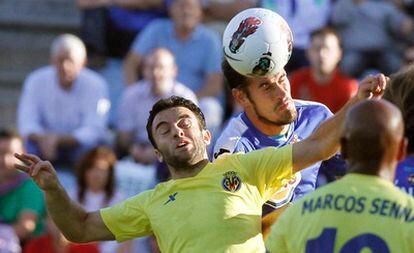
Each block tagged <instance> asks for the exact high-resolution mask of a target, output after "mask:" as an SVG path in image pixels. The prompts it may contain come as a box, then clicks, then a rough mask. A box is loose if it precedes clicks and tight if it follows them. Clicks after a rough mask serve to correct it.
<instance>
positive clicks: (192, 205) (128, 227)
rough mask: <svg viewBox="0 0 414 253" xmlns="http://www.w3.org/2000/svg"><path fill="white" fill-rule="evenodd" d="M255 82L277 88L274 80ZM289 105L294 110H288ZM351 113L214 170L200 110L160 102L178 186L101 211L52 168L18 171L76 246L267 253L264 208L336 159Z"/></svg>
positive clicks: (155, 130) (157, 109) (161, 134)
mask: <svg viewBox="0 0 414 253" xmlns="http://www.w3.org/2000/svg"><path fill="white" fill-rule="evenodd" d="M249 80H250V81H252V82H268V83H269V84H270V85H276V84H274V82H275V81H276V80H275V79H274V78H249ZM385 83H386V81H385V77H384V76H383V75H378V76H375V77H369V78H367V79H366V80H365V81H363V82H362V83H361V86H360V90H359V92H358V95H357V96H356V97H355V98H354V99H353V100H352V101H351V102H350V103H349V104H348V107H349V106H350V105H351V104H352V103H355V102H356V101H359V100H361V99H364V98H367V97H373V96H378V95H380V94H382V91H383V89H384V88H385ZM274 90H275V92H277V91H276V90H277V89H276V88H275V89H274ZM289 106H294V105H293V103H292V104H290V103H287V104H286V105H285V108H280V110H286V109H287V108H286V107H289ZM345 113H346V108H345V109H344V110H343V111H341V112H340V113H338V114H337V115H336V116H334V117H332V118H331V119H329V120H328V121H326V122H325V123H324V124H322V125H321V126H320V128H319V129H318V130H316V131H315V133H314V134H313V135H311V136H310V137H309V138H308V139H305V140H303V141H302V142H298V143H295V144H293V145H287V146H286V147H284V148H281V149H276V148H269V149H263V150H259V151H254V152H251V153H249V154H234V155H228V156H223V158H221V159H218V160H216V161H215V162H214V163H210V162H209V161H208V156H207V145H208V144H209V143H210V139H211V136H210V133H209V131H208V130H207V129H206V125H205V120H204V117H203V114H202V112H201V111H200V109H199V108H198V107H197V106H196V105H195V104H193V103H192V102H191V101H189V100H186V99H183V98H179V97H171V98H169V99H164V100H160V101H158V102H157V103H156V104H155V105H154V106H153V109H152V110H151V112H150V116H149V119H148V124H147V131H148V136H149V139H150V141H151V142H152V144H153V146H154V149H155V153H156V155H157V157H158V159H159V160H160V161H165V162H166V163H167V165H168V168H169V170H170V172H171V175H172V180H170V181H168V182H166V183H161V184H159V185H157V186H156V187H155V189H153V190H150V191H147V192H144V193H142V194H140V195H137V196H135V197H132V198H130V199H128V200H126V201H124V202H122V203H120V204H118V205H115V206H113V207H110V208H107V209H102V210H100V211H96V212H89V213H88V212H86V211H85V210H84V209H82V208H81V207H79V206H78V205H76V204H75V203H74V202H72V201H71V200H70V199H69V197H68V195H67V194H66V192H65V191H64V189H63V188H62V186H61V185H60V183H59V181H58V180H57V177H56V172H55V170H54V169H53V166H52V165H51V164H50V163H49V162H47V161H42V160H40V159H39V158H38V157H36V156H33V155H25V154H22V155H16V157H17V158H18V159H20V160H21V161H22V162H24V163H25V164H24V165H18V164H16V168H18V169H21V170H23V171H25V172H27V173H29V175H31V176H32V178H33V179H34V180H35V181H36V183H37V184H38V185H39V186H40V188H41V189H43V190H44V192H45V195H46V201H47V207H48V210H49V213H50V215H51V217H52V218H53V220H54V222H55V223H56V224H57V225H58V227H59V228H60V229H61V230H62V232H63V234H64V235H65V236H66V238H68V239H69V240H71V241H74V242H89V241H100V240H113V239H116V240H118V241H124V240H128V239H131V238H135V237H139V236H144V235H148V234H152V233H153V234H154V235H155V236H156V238H157V242H158V244H159V245H160V248H161V251H163V252H264V251H265V248H264V242H263V238H262V234H261V213H262V205H263V204H264V203H265V201H267V200H268V199H269V198H270V196H272V195H273V194H274V193H275V192H276V191H277V190H278V189H279V188H280V186H281V185H282V181H283V180H284V179H286V178H289V177H290V176H292V174H294V173H296V172H297V171H300V170H301V169H302V168H306V167H307V166H309V165H310V164H313V163H315V162H317V161H319V160H323V159H327V158H328V157H330V156H331V155H333V154H335V153H336V151H337V149H338V147H339V137H340V127H341V125H342V122H343V119H344V118H345Z"/></svg>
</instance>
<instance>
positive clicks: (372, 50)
mask: <svg viewBox="0 0 414 253" xmlns="http://www.w3.org/2000/svg"><path fill="white" fill-rule="evenodd" d="M332 22H333V24H334V25H335V26H336V27H337V29H338V31H339V32H340V34H341V38H342V43H343V48H344V57H343V59H342V62H341V68H342V70H343V71H344V72H345V73H346V74H348V75H350V76H352V77H360V76H361V75H362V74H363V73H364V72H365V71H366V70H367V69H372V68H374V69H377V70H379V71H380V72H383V73H385V74H391V73H394V72H395V71H397V70H398V69H399V67H400V60H401V59H400V58H401V57H400V54H399V53H400V52H398V50H397V47H396V46H395V41H396V40H398V41H402V40H406V41H412V40H413V36H412V32H413V21H412V20H411V18H409V17H408V16H407V15H405V14H404V13H403V12H402V11H401V10H399V9H398V8H397V7H396V6H395V5H394V4H393V3H391V2H390V1H377V0H338V1H336V2H335V4H334V7H333V12H332Z"/></svg>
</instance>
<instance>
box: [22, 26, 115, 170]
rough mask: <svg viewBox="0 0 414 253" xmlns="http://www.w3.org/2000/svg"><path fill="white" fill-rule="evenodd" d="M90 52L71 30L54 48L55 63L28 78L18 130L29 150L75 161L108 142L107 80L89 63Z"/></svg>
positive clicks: (52, 52) (67, 161) (51, 158)
mask: <svg viewBox="0 0 414 253" xmlns="http://www.w3.org/2000/svg"><path fill="white" fill-rule="evenodd" d="M85 60H86V50H85V46H84V44H83V43H82V41H81V40H80V39H79V38H77V37H75V36H73V35H70V34H64V35H60V36H59V37H57V38H56V39H55V40H54V41H53V44H52V46H51V62H52V65H50V66H46V67H43V68H40V69H38V70H35V71H34V72H33V73H31V74H30V75H29V76H28V77H27V79H26V80H25V83H24V87H23V92H22V95H21V98H20V104H19V108H18V122H17V124H18V128H19V131H20V133H21V134H22V135H23V137H24V138H25V140H26V144H27V149H28V152H33V153H35V154H38V155H39V156H41V157H43V158H44V159H48V160H51V161H57V162H63V163H65V164H67V163H69V164H71V163H72V162H73V161H74V160H75V159H76V157H78V156H79V155H80V154H81V153H82V152H83V151H84V150H86V149H88V148H91V147H94V146H96V145H98V144H99V143H100V142H103V141H105V138H106V136H105V134H106V121H107V112H108V109H109V107H110V104H109V101H108V99H107V90H106V84H105V81H104V80H103V79H102V78H101V77H100V76H99V75H98V74H96V73H95V72H93V71H91V70H89V69H87V68H85V67H84V64H85Z"/></svg>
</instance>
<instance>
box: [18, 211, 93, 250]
mask: <svg viewBox="0 0 414 253" xmlns="http://www.w3.org/2000/svg"><path fill="white" fill-rule="evenodd" d="M46 231H47V233H46V234H45V235H43V236H40V237H38V238H34V239H31V240H30V241H29V242H27V244H26V245H25V246H24V248H23V253H40V252H41V253H99V250H98V247H97V246H96V244H95V243H85V244H77V243H71V242H69V241H68V240H67V239H66V238H65V237H64V236H63V234H62V232H60V230H59V229H58V227H57V226H56V225H55V223H54V222H53V220H52V219H51V218H50V217H47V218H46Z"/></svg>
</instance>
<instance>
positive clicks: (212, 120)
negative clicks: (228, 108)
mask: <svg viewBox="0 0 414 253" xmlns="http://www.w3.org/2000/svg"><path fill="white" fill-rule="evenodd" d="M169 2H170V4H169V7H168V10H169V13H170V15H171V20H170V19H165V20H157V21H154V22H152V23H151V24H150V25H148V26H147V27H146V28H145V29H144V31H143V32H142V33H141V34H140V35H139V36H137V38H136V39H135V41H134V43H133V45H132V48H131V51H130V52H129V54H128V56H127V58H126V61H125V65H124V70H125V76H126V80H127V83H128V84H132V83H134V82H136V81H137V80H138V78H139V76H138V71H137V70H138V67H139V66H140V65H141V64H142V58H143V56H144V55H146V54H147V53H149V52H150V51H151V50H152V49H154V48H158V47H165V48H167V49H169V50H170V51H171V52H172V53H173V55H174V56H175V59H176V62H177V66H178V75H177V80H178V81H179V82H181V83H183V84H185V85H186V86H187V87H189V88H190V89H191V90H193V91H194V92H195V93H196V95H197V97H198V98H199V102H200V107H201V108H202V110H203V112H205V116H206V121H207V127H208V128H209V129H210V130H211V131H212V132H215V131H216V130H217V129H218V128H219V126H220V124H221V121H222V114H223V112H222V108H221V105H220V103H219V102H218V100H217V99H216V97H217V96H219V95H220V94H221V93H222V91H223V77H222V74H221V71H220V63H221V57H222V53H221V45H220V40H219V38H218V36H217V34H215V33H214V32H213V31H211V30H209V29H207V28H206V27H205V26H204V25H202V24H201V23H200V22H201V18H202V8H201V3H200V0H172V1H169ZM213 136H214V133H213Z"/></svg>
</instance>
